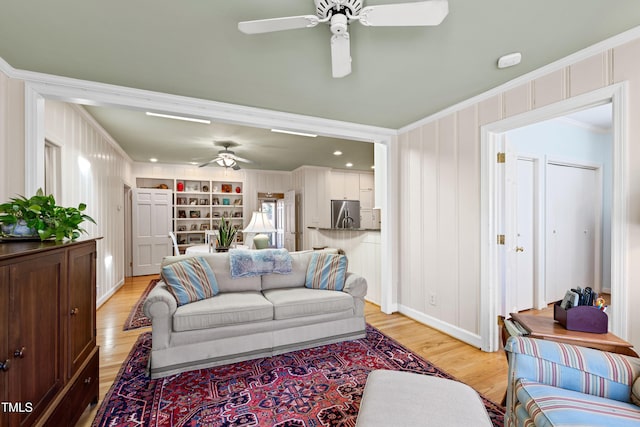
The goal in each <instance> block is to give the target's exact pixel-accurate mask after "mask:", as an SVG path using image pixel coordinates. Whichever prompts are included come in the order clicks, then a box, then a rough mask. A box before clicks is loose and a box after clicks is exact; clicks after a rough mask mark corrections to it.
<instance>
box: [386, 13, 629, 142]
mask: <svg viewBox="0 0 640 427" xmlns="http://www.w3.org/2000/svg"><path fill="white" fill-rule="evenodd" d="M638 38H640V26H638V27H634V28H632V29H630V30H627V31H625V32H623V33H620V34H617V35H615V36H613V37H610V38H608V39H605V40H603V41H601V42H598V43H596V44H593V45H591V46H589V47H586V48H584V49H582V50H579V51H577V52H575V53H572V54H571V55H569V56H565V57H564V58H562V59H559V60H557V61H554V62H551V63H550V64H547V65H544V66H542V67H540V68H538V69H535V70H533V71H530V72H528V73H526V74H523V75H521V76H519V77H516V78H515V79H513V80H509V81H508V82H506V83H503V84H501V85H500V86H496V87H494V88H493V89H489V90H488V91H486V92H483V93H481V94H479V95H476V96H474V97H472V98H469V99H466V100H464V101H462V102H459V103H457V104H454V105H452V106H450V107H447V108H445V109H444V110H441V111H439V112H437V113H435V114H432V115H430V116H427V117H425V118H423V119H420V120H418V121H416V122H413V123H410V124H408V125H406V126H403V127H401V128H400V129H398V133H399V134H402V133H406V132H409V131H410V130H413V129H416V128H418V127H421V126H424V125H426V124H427V123H431V122H433V121H435V120H439V119H441V118H443V117H446V116H448V115H450V114H452V113H455V112H457V111H461V110H464V109H465V108H468V107H471V106H473V105H476V104H478V103H480V102H482V101H485V100H487V99H489V98H492V97H494V96H496V95H500V94H501V93H503V92H507V91H508V90H510V89H513V88H516V87H518V86H521V85H523V84H525V83H528V82H530V81H532V80H536V79H538V78H540V77H543V76H546V75H548V74H550V73H552V72H554V71H558V70H561V69H563V68H565V67H568V66H570V65H573V64H576V63H578V62H580V61H582V60H585V59H588V58H590V57H592V56H594V55H597V54H599V53H602V52H605V51H607V50H609V49H613V48H615V47H618V46H621V45H623V44H625V43H629V42H630V41H633V40H635V39H638Z"/></svg>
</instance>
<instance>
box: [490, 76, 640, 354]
mask: <svg viewBox="0 0 640 427" xmlns="http://www.w3.org/2000/svg"><path fill="white" fill-rule="evenodd" d="M627 92H628V84H627V83H626V82H622V83H617V84H613V85H610V86H607V87H604V88H601V89H598V90H594V91H592V92H589V93H585V94H582V95H578V96H575V97H572V98H569V99H566V100H564V101H560V102H557V103H554V104H550V105H548V106H545V107H540V108H538V109H535V110H531V111H528V112H525V113H522V114H519V115H516V116H513V117H509V118H506V119H503V120H500V121H497V122H494V123H490V124H487V125H484V126H482V127H481V129H480V171H481V172H480V175H481V176H480V180H481V186H480V188H481V194H480V206H481V210H480V224H481V236H480V240H481V253H480V263H481V265H480V269H481V272H480V273H481V278H480V307H481V313H480V335H481V340H482V350H484V351H496V350H497V349H498V348H499V344H498V339H499V334H498V332H499V330H498V325H497V322H496V318H497V316H498V314H499V313H500V310H501V303H503V302H504V292H505V290H504V271H502V270H501V268H500V266H501V257H502V251H501V250H502V247H501V245H499V244H498V242H497V239H496V236H497V235H498V234H500V233H501V232H502V225H501V224H502V223H501V216H502V215H503V212H504V193H503V190H502V187H503V186H504V177H503V169H504V168H503V167H502V166H503V165H502V164H498V163H496V156H497V154H498V152H500V151H501V149H502V148H503V146H504V143H503V141H504V135H505V133H506V132H508V131H510V130H513V129H517V128H520V127H523V126H527V125H530V124H533V123H538V122H541V121H544V120H549V119H552V118H556V117H560V116H563V115H566V114H569V113H572V112H575V111H578V110H582V109H586V108H590V107H594V106H597V105H602V104H605V103H607V102H611V103H612V106H613V123H612V132H613V138H612V139H613V144H612V145H613V147H612V151H613V156H612V159H613V170H612V175H613V177H612V178H613V185H612V188H613V193H612V204H611V304H612V305H613V306H615V307H616V310H613V312H612V313H611V315H610V325H611V327H610V330H611V332H613V333H615V334H616V335H618V336H620V337H622V338H623V339H627V338H628V329H629V326H628V318H629V317H628V313H629V304H630V303H629V300H628V288H629V283H628V267H627V257H626V254H627V251H628V243H627V235H628V228H629V226H628V224H629V218H628V210H627V204H628V201H629V188H628V187H629V186H628V172H627V170H628V164H627V162H626V158H627V155H626V153H627V150H628V145H629V142H628V140H627V127H626V122H627V111H628V108H627V104H626V96H627Z"/></svg>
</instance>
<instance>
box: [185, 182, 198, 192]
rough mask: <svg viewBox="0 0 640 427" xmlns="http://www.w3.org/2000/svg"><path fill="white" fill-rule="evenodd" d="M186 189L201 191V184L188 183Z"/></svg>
mask: <svg viewBox="0 0 640 427" xmlns="http://www.w3.org/2000/svg"><path fill="white" fill-rule="evenodd" d="M185 188H186V190H187V191H200V184H198V183H197V182H188V183H187V185H186V186H185Z"/></svg>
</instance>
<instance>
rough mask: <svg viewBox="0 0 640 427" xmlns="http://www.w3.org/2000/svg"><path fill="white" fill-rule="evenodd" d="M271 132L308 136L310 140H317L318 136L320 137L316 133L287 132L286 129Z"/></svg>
mask: <svg viewBox="0 0 640 427" xmlns="http://www.w3.org/2000/svg"><path fill="white" fill-rule="evenodd" d="M271 132H278V133H288V134H290V135H300V136H308V137H310V138H315V137H316V136H318V135H316V134H315V133H306V132H298V131H295V130H286V129H271Z"/></svg>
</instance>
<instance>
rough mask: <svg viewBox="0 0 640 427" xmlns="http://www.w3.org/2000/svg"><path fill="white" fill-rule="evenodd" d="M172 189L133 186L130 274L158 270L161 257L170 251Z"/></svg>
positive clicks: (171, 248) (154, 272)
mask: <svg viewBox="0 0 640 427" xmlns="http://www.w3.org/2000/svg"><path fill="white" fill-rule="evenodd" d="M172 198H173V192H172V191H171V190H158V189H153V188H134V189H133V218H132V235H133V248H132V251H133V254H132V255H133V256H132V258H133V275H134V276H142V275H146V274H158V273H160V265H161V263H162V258H164V257H165V256H168V255H172V254H173V246H172V244H171V239H170V238H169V231H171V229H172V228H171V217H172V215H171V212H172V211H173V200H172Z"/></svg>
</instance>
